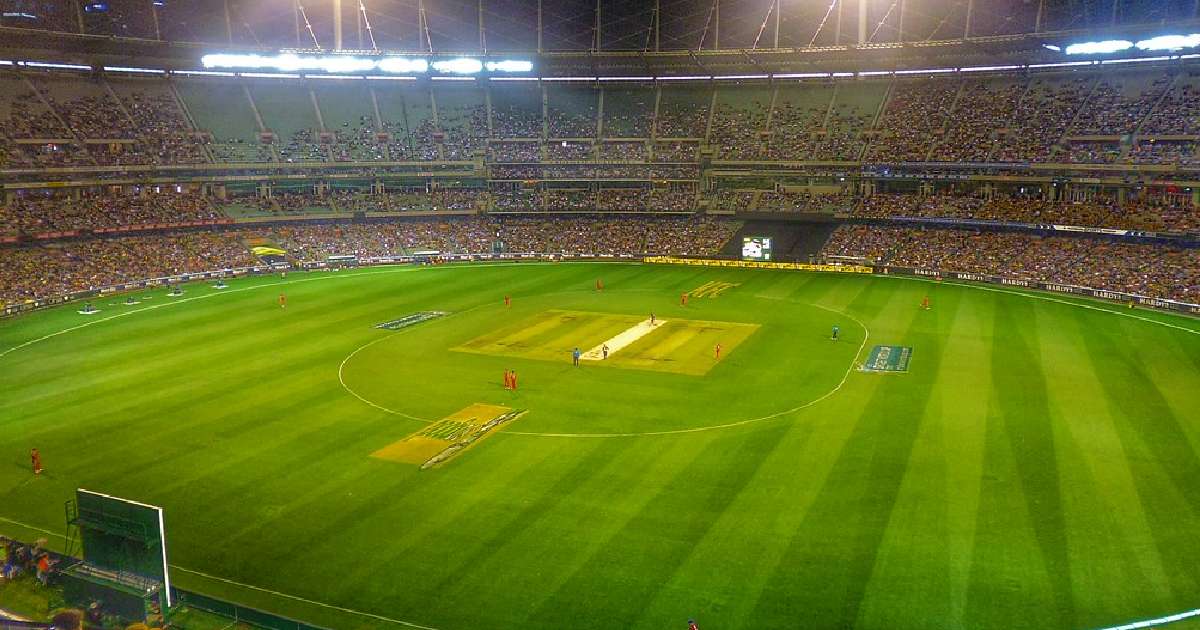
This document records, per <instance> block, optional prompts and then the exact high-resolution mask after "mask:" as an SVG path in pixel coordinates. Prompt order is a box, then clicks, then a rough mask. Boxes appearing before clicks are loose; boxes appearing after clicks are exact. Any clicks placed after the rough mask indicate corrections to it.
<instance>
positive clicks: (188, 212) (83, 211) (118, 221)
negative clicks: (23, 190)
mask: <svg viewBox="0 0 1200 630" xmlns="http://www.w3.org/2000/svg"><path fill="white" fill-rule="evenodd" d="M224 218H226V217H225V216H224V215H222V214H221V213H220V211H219V210H217V209H216V208H214V207H213V206H212V205H211V204H209V203H208V200H206V199H205V198H203V197H201V196H199V195H192V194H175V193H166V194H149V195H146V196H139V195H101V196H94V197H81V198H78V199H71V198H68V197H42V196H29V197H16V198H14V200H13V201H12V203H10V204H9V205H8V206H6V207H0V234H18V233H24V234H37V233H40V232H67V231H72V230H95V229H103V228H119V227H132V226H139V225H153V224H163V223H183V222H193V221H214V220H217V219H224Z"/></svg>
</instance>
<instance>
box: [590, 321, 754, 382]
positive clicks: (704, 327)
mask: <svg viewBox="0 0 1200 630" xmlns="http://www.w3.org/2000/svg"><path fill="white" fill-rule="evenodd" d="M756 330H758V324H743V323H739V322H706V321H699V320H694V319H672V320H670V321H668V322H666V323H664V324H663V325H662V326H661V327H660V328H659V329H657V330H655V331H654V332H653V333H651V334H649V335H646V336H645V337H642V338H641V339H638V340H637V341H635V342H634V343H633V344H631V345H630V346H629V347H627V348H625V349H623V350H621V351H620V352H618V353H615V354H610V355H609V357H608V360H607V361H603V362H601V364H605V365H612V366H614V367H623V368H633V369H638V370H655V371H658V372H675V373H677V374H690V375H692V376H703V375H705V374H707V373H708V371H709V370H711V369H713V368H714V367H716V365H717V364H718V363H720V362H721V361H724V360H726V359H727V358H728V357H729V355H731V354H733V351H734V349H735V348H737V347H738V346H739V345H741V343H742V342H743V341H745V340H747V339H749V338H750V335H753V334H754V332H755V331H756ZM717 344H721V358H720V360H718V359H717V358H716V346H717Z"/></svg>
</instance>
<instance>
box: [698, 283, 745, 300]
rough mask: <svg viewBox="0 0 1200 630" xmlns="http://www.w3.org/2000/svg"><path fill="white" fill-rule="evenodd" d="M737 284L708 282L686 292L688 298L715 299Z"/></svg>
mask: <svg viewBox="0 0 1200 630" xmlns="http://www.w3.org/2000/svg"><path fill="white" fill-rule="evenodd" d="M739 284H741V283H738V282H722V281H721V280H709V281H708V282H705V283H704V284H702V285H700V286H698V287H696V288H695V289H692V290H691V291H689V292H688V297H696V298H704V297H706V298H715V297H717V296H719V295H721V294H722V293H724V292H726V291H728V290H730V289H732V288H734V287H736V286H738V285H739Z"/></svg>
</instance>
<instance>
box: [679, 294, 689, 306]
mask: <svg viewBox="0 0 1200 630" xmlns="http://www.w3.org/2000/svg"><path fill="white" fill-rule="evenodd" d="M687 299H688V294H687V293H680V294H679V305H680V306H687Z"/></svg>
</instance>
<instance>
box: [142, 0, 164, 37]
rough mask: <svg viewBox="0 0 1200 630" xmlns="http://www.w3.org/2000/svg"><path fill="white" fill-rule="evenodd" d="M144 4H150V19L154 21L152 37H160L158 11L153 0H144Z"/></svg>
mask: <svg viewBox="0 0 1200 630" xmlns="http://www.w3.org/2000/svg"><path fill="white" fill-rule="evenodd" d="M146 4H148V5H149V6H150V20H151V21H152V22H154V39H162V29H161V28H159V25H158V11H157V10H156V7H155V6H154V0H146Z"/></svg>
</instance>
